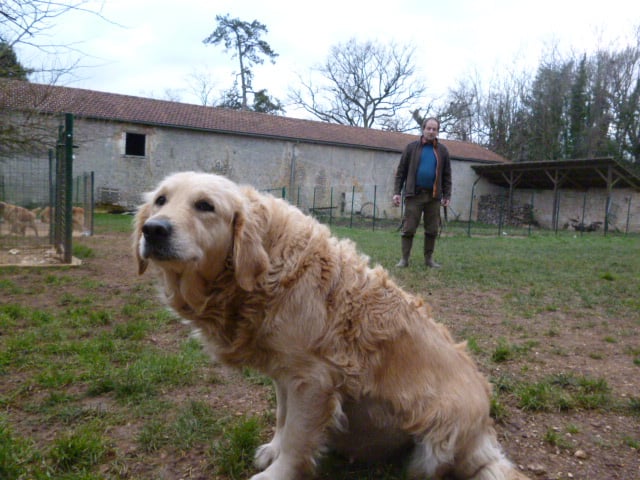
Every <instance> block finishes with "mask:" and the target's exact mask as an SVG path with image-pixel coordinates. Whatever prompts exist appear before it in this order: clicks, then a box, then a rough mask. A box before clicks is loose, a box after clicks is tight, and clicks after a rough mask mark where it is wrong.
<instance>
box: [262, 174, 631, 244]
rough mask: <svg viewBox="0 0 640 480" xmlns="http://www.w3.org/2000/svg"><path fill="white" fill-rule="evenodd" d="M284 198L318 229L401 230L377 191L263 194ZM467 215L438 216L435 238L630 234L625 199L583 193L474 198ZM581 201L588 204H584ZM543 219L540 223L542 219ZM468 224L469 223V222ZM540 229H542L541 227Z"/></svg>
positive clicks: (350, 188)
mask: <svg viewBox="0 0 640 480" xmlns="http://www.w3.org/2000/svg"><path fill="white" fill-rule="evenodd" d="M262 191H264V192H268V193H271V194H272V195H274V196H277V197H281V198H285V199H286V200H288V201H289V202H290V203H292V204H294V205H296V206H297V207H298V208H300V209H301V210H302V211H304V212H305V213H308V214H310V215H312V216H314V217H315V218H316V219H318V220H319V221H320V222H322V223H326V224H328V225H338V226H346V227H353V228H370V229H372V230H375V229H395V230H399V229H400V228H401V218H402V215H403V207H400V208H398V209H396V208H394V207H391V206H390V202H389V199H388V198H386V196H384V194H382V192H385V190H384V189H382V188H381V187H379V186H377V185H334V186H329V187H321V186H310V187H302V186H300V187H298V188H296V189H294V190H293V191H289V190H287V189H286V188H285V187H278V188H272V189H264V190H262ZM470 197H471V198H472V201H471V202H470V205H469V207H468V210H463V209H462V208H460V209H459V210H456V209H454V208H453V207H451V206H450V207H447V208H444V207H443V208H442V210H441V222H442V228H441V233H442V234H446V235H467V236H507V235H510V236H529V235H532V234H534V233H536V234H554V235H563V234H572V235H574V234H579V235H583V234H586V233H593V232H598V233H600V234H608V233H622V234H627V233H631V229H630V224H631V220H632V217H633V213H632V212H633V210H632V206H633V205H632V203H633V198H634V197H632V196H631V195H628V196H624V197H620V198H617V199H616V200H615V201H614V200H612V199H611V198H610V197H602V196H599V197H598V196H595V195H590V194H589V192H560V193H558V195H557V198H556V199H555V201H554V203H553V204H552V205H548V204H547V203H546V202H545V201H543V198H542V195H541V194H539V193H537V192H536V191H523V192H519V193H518V195H516V196H513V195H509V193H508V192H506V191H505V192H498V193H492V194H484V195H475V194H474V193H473V192H471V195H470ZM587 199H588V200H589V201H587ZM543 218H544V221H542V219H543ZM469 219H471V220H469ZM544 225H546V226H544Z"/></svg>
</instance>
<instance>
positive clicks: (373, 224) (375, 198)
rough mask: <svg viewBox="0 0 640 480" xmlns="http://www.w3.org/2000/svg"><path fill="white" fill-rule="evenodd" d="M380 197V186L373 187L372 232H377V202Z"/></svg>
mask: <svg viewBox="0 0 640 480" xmlns="http://www.w3.org/2000/svg"><path fill="white" fill-rule="evenodd" d="M377 197H378V185H374V186H373V223H372V225H371V230H373V231H375V230H376V200H377Z"/></svg>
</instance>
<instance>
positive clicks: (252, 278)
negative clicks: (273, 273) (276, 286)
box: [233, 210, 269, 292]
mask: <svg viewBox="0 0 640 480" xmlns="http://www.w3.org/2000/svg"><path fill="white" fill-rule="evenodd" d="M250 215H251V214H249V213H248V212H246V211H245V210H240V211H238V212H236V214H235V216H234V219H233V267H234V271H235V276H236V281H237V282H238V285H240V288H242V289H243V290H246V291H247V292H251V291H253V290H254V289H255V288H256V284H257V283H258V279H259V278H260V276H261V275H262V274H263V273H264V272H265V271H266V270H267V268H268V266H269V257H268V256H267V252H266V251H265V249H264V246H263V245H262V238H261V237H260V233H259V231H258V223H257V221H256V220H257V219H255V218H250V217H249V216H250Z"/></svg>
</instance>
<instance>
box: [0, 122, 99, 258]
mask: <svg viewBox="0 0 640 480" xmlns="http://www.w3.org/2000/svg"><path fill="white" fill-rule="evenodd" d="M72 125H73V123H72V121H70V119H69V118H68V117H67V118H65V125H64V126H61V127H60V128H59V132H58V141H57V147H56V150H55V151H54V150H52V151H50V152H49V156H48V158H46V159H42V158H41V159H38V158H12V159H4V160H2V161H1V162H0V265H5V264H6V265H9V264H11V265H13V264H18V265H44V264H51V263H71V261H72V241H71V239H72V237H73V235H90V234H92V232H93V193H92V192H93V190H94V186H93V180H94V179H93V174H82V175H79V176H76V177H75V178H74V177H73V174H72V161H73V159H72V157H73V155H72V148H73V147H72V144H73V135H72Z"/></svg>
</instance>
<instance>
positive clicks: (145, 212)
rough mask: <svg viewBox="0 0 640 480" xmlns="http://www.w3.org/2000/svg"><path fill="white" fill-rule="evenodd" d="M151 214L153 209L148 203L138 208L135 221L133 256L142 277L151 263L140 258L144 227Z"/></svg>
mask: <svg viewBox="0 0 640 480" xmlns="http://www.w3.org/2000/svg"><path fill="white" fill-rule="evenodd" d="M150 212H151V207H150V206H149V204H148V203H145V204H144V205H142V206H141V207H140V208H138V211H137V212H136V216H135V219H134V221H133V238H132V240H133V254H134V256H135V258H136V262H137V263H138V275H142V274H143V273H144V272H145V270H146V269H147V266H148V265H149V261H148V260H146V259H144V258H142V256H140V239H141V238H142V226H143V225H144V222H146V221H147V219H148V218H149V215H150Z"/></svg>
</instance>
